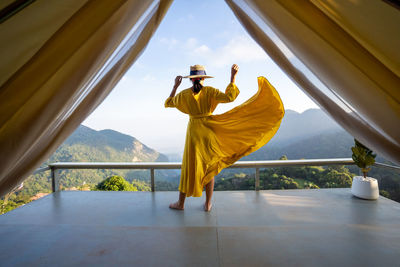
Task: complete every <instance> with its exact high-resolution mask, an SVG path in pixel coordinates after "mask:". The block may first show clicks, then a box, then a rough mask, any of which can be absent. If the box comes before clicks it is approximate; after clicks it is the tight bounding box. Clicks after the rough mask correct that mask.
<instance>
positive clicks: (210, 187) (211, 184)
mask: <svg viewBox="0 0 400 267" xmlns="http://www.w3.org/2000/svg"><path fill="white" fill-rule="evenodd" d="M213 191H214V178H212V180H211V181H210V182H209V183H208V184H206V203H204V210H205V211H210V210H211V206H212V205H211V198H212V194H213Z"/></svg>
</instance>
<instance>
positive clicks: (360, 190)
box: [351, 176, 379, 200]
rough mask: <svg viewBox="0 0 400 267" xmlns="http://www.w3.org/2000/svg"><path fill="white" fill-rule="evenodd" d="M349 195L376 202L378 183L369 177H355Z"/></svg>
mask: <svg viewBox="0 0 400 267" xmlns="http://www.w3.org/2000/svg"><path fill="white" fill-rule="evenodd" d="M351 193H352V194H353V195H354V196H356V197H359V198H363V199H370V200H376V199H378V197H379V187H378V181H377V180H376V179H375V178H371V177H367V178H364V177H363V176H355V177H354V178H353V183H352V185H351Z"/></svg>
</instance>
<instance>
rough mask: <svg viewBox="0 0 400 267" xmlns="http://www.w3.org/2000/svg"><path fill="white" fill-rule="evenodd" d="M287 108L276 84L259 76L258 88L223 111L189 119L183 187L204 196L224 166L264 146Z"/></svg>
mask: <svg viewBox="0 0 400 267" xmlns="http://www.w3.org/2000/svg"><path fill="white" fill-rule="evenodd" d="M284 113H285V110H284V107H283V103H282V100H281V98H280V97H279V94H278V92H277V91H276V90H275V88H274V87H273V86H272V85H271V84H270V83H269V82H268V80H267V79H266V78H265V77H258V91H257V93H256V94H255V95H254V96H252V97H251V98H250V99H248V100H247V101H246V102H245V103H243V104H241V105H239V106H237V107H235V108H233V109H231V110H229V111H227V112H225V113H223V114H219V115H210V116H205V117H200V118H193V117H191V118H190V119H189V123H188V127H187V132H186V143H185V149H184V154H183V160H182V170H181V180H180V183H179V191H180V192H183V193H186V196H188V197H189V196H194V197H200V196H201V195H202V191H203V188H204V186H205V185H206V184H208V183H209V182H210V181H211V180H212V178H213V177H214V176H215V175H217V174H218V173H219V172H220V171H221V170H222V169H224V168H226V167H229V166H230V165H232V164H233V163H235V162H236V161H237V160H238V159H240V158H241V157H244V156H246V155H248V154H250V153H252V152H254V151H256V150H257V149H259V148H260V147H262V146H264V145H265V144H266V143H268V141H269V140H270V139H271V138H272V137H273V136H274V135H275V133H276V132H277V130H278V129H279V126H280V123H281V121H282V118H283V116H284Z"/></svg>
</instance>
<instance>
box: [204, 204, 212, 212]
mask: <svg viewBox="0 0 400 267" xmlns="http://www.w3.org/2000/svg"><path fill="white" fill-rule="evenodd" d="M211 207H212V204H211V203H210V204H208V206H207V205H206V203H204V211H210V210H211Z"/></svg>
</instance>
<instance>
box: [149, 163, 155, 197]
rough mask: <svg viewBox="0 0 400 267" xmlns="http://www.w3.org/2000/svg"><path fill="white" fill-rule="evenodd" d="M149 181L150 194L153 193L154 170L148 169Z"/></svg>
mask: <svg viewBox="0 0 400 267" xmlns="http://www.w3.org/2000/svg"><path fill="white" fill-rule="evenodd" d="M150 179H151V192H154V191H155V190H154V169H153V168H151V169H150Z"/></svg>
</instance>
